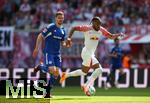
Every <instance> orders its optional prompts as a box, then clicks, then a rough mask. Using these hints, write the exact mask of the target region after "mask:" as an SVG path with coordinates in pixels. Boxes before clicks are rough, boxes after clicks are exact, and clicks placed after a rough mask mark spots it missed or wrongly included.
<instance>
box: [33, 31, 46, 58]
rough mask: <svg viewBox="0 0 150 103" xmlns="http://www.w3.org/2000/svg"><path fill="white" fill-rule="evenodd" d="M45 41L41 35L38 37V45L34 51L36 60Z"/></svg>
mask: <svg viewBox="0 0 150 103" xmlns="http://www.w3.org/2000/svg"><path fill="white" fill-rule="evenodd" d="M43 40H44V38H43V36H42V34H41V33H40V34H39V35H38V37H37V40H36V45H35V48H34V51H33V54H32V56H33V57H34V58H35V57H36V56H37V54H38V51H39V48H40V47H41V46H42V41H43Z"/></svg>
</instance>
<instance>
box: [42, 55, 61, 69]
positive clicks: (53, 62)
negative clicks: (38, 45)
mask: <svg viewBox="0 0 150 103" xmlns="http://www.w3.org/2000/svg"><path fill="white" fill-rule="evenodd" d="M61 64H62V59H61V55H51V54H48V53H45V54H44V65H46V66H47V67H50V66H56V67H58V68H61Z"/></svg>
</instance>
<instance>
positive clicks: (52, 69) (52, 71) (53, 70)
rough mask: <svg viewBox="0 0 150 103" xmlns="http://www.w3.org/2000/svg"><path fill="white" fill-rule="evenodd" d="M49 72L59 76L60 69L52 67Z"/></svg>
mask: <svg viewBox="0 0 150 103" xmlns="http://www.w3.org/2000/svg"><path fill="white" fill-rule="evenodd" d="M49 73H50V74H53V75H54V76H56V77H58V76H59V70H58V69H54V68H51V69H49Z"/></svg>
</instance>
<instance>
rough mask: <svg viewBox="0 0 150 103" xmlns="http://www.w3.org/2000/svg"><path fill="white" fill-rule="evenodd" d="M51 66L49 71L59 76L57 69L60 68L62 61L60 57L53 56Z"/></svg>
mask: <svg viewBox="0 0 150 103" xmlns="http://www.w3.org/2000/svg"><path fill="white" fill-rule="evenodd" d="M53 60H54V61H53V65H51V66H50V67H49V71H50V72H51V73H52V74H54V75H55V76H58V75H59V69H60V68H61V64H62V60H61V56H60V55H54V56H53Z"/></svg>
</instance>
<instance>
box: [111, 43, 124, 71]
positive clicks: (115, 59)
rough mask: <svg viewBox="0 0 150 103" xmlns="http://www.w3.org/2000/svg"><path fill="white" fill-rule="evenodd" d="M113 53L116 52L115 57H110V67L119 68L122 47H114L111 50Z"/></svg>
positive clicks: (120, 65)
mask: <svg viewBox="0 0 150 103" xmlns="http://www.w3.org/2000/svg"><path fill="white" fill-rule="evenodd" d="M111 53H112V54H113V53H114V54H117V57H112V58H111V64H112V68H114V69H119V68H121V67H122V49H121V48H120V47H117V46H116V47H114V48H113V49H112V51H111Z"/></svg>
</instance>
